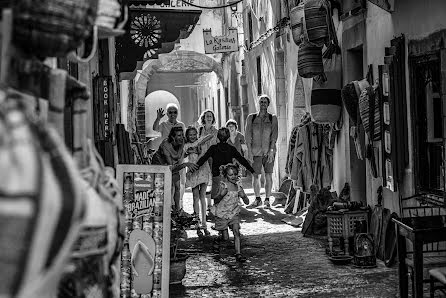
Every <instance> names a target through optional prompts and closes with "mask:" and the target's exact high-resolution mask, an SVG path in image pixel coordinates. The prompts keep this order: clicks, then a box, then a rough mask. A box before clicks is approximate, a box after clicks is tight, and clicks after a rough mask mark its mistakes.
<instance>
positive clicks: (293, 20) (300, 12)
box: [290, 1, 305, 45]
mask: <svg viewBox="0 0 446 298" xmlns="http://www.w3.org/2000/svg"><path fill="white" fill-rule="evenodd" d="M304 2H305V1H302V2H300V3H299V5H297V6H295V7H293V8H292V9H291V10H290V26H291V31H292V33H293V40H294V43H296V45H300V44H301V43H302V39H303V34H304V30H305V29H304V17H305V15H304V8H305V3H304Z"/></svg>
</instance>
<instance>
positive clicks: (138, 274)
mask: <svg viewBox="0 0 446 298" xmlns="http://www.w3.org/2000/svg"><path fill="white" fill-rule="evenodd" d="M117 177H118V183H119V186H120V187H121V189H122V190H123V205H124V209H125V232H124V237H125V239H124V249H123V250H122V254H121V297H123V298H130V297H135V296H138V297H139V294H144V295H151V296H150V297H169V269H170V226H171V224H170V220H171V218H170V209H171V185H172V172H171V171H170V167H168V166H151V165H118V166H117Z"/></svg>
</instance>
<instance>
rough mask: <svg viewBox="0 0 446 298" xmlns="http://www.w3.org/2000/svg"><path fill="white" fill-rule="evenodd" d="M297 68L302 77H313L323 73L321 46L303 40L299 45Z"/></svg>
mask: <svg viewBox="0 0 446 298" xmlns="http://www.w3.org/2000/svg"><path fill="white" fill-rule="evenodd" d="M297 70H298V72H299V75H300V76H301V77H302V78H307V79H308V78H313V77H315V76H317V75H319V74H322V73H324V64H323V61H322V48H320V47H317V46H314V45H311V44H309V43H306V42H303V43H301V45H300V46H299V52H298V59H297Z"/></svg>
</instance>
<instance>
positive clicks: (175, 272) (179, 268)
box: [170, 211, 197, 284]
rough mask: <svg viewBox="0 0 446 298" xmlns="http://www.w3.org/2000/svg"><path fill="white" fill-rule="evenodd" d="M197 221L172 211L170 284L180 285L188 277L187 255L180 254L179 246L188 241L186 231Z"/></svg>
mask: <svg viewBox="0 0 446 298" xmlns="http://www.w3.org/2000/svg"><path fill="white" fill-rule="evenodd" d="M196 223H197V220H196V219H195V218H193V217H187V216H181V215H180V213H179V212H177V211H172V215H171V234H170V243H171V244H170V248H171V249H170V284H180V283H181V282H182V280H183V278H184V276H185V275H186V260H187V258H188V255H187V254H184V253H179V252H178V246H179V243H180V242H181V241H185V240H186V239H187V233H186V229H187V228H189V227H190V226H192V225H195V224H196Z"/></svg>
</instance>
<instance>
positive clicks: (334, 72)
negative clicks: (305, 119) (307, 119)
mask: <svg viewBox="0 0 446 298" xmlns="http://www.w3.org/2000/svg"><path fill="white" fill-rule="evenodd" d="M323 61H324V74H323V75H319V76H317V77H315V78H313V89H312V92H311V108H310V113H311V117H312V118H313V120H314V122H316V123H319V124H324V123H336V122H337V121H338V120H339V118H340V117H341V112H342V98H341V88H342V60H341V49H340V48H339V47H337V46H336V47H331V48H328V49H327V50H326V51H325V53H324V59H323Z"/></svg>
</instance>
